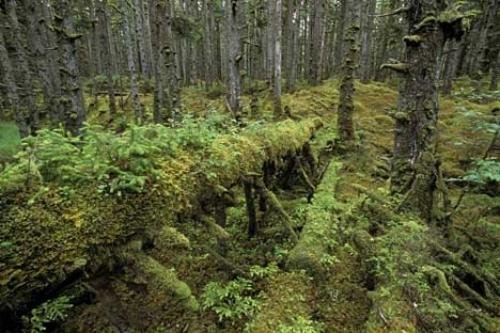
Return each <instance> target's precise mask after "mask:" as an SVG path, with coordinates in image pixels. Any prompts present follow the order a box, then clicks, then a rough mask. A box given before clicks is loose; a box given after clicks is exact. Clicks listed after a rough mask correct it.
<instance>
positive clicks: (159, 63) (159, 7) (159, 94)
mask: <svg viewBox="0 0 500 333" xmlns="http://www.w3.org/2000/svg"><path fill="white" fill-rule="evenodd" d="M155 14H156V16H155V35H156V36H155V41H156V52H155V66H154V78H155V88H154V101H153V120H154V122H155V123H157V124H161V123H163V122H164V121H165V116H164V115H163V111H164V109H165V96H164V95H165V94H164V86H163V65H164V60H163V52H162V45H163V42H162V41H163V37H164V36H163V33H162V30H163V28H162V27H163V20H164V19H165V18H164V14H165V7H164V4H162V3H160V2H157V3H156V8H155ZM138 38H140V37H139V36H138ZM139 45H140V44H139Z"/></svg>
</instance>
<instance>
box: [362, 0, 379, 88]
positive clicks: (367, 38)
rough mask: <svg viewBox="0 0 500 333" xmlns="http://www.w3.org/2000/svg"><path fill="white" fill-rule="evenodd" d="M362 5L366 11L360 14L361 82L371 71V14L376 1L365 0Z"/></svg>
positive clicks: (372, 22)
mask: <svg viewBox="0 0 500 333" xmlns="http://www.w3.org/2000/svg"><path fill="white" fill-rule="evenodd" d="M364 5H365V6H366V7H367V12H366V13H364V15H363V16H362V22H361V56H360V77H361V82H363V83H367V82H368V81H369V80H370V78H371V73H372V59H373V50H372V48H373V45H372V40H373V34H374V29H375V24H374V18H373V16H374V15H375V9H376V5H377V2H376V1H375V0H365V2H364Z"/></svg>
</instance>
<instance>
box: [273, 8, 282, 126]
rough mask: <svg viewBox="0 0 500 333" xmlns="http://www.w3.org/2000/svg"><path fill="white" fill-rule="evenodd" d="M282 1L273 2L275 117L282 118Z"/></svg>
mask: <svg viewBox="0 0 500 333" xmlns="http://www.w3.org/2000/svg"><path fill="white" fill-rule="evenodd" d="M281 6H282V2H281V0H273V18H272V21H273V35H274V52H273V54H274V71H273V102H274V115H275V116H276V117H280V116H281V114H282V112H283V110H282V108H281V12H282V7H281Z"/></svg>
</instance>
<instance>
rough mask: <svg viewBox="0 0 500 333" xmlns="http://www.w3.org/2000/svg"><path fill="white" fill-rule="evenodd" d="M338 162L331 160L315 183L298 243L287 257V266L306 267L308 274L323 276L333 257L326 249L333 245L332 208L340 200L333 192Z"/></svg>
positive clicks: (334, 239)
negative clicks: (320, 179) (315, 187)
mask: <svg viewBox="0 0 500 333" xmlns="http://www.w3.org/2000/svg"><path fill="white" fill-rule="evenodd" d="M340 166H341V164H340V163H335V162H333V163H331V164H330V166H329V167H328V170H327V171H326V173H325V175H324V178H323V180H322V182H321V184H320V185H319V186H318V188H317V190H316V193H315V195H314V198H313V202H312V205H310V206H309V207H308V208H307V211H306V223H305V226H304V228H303V230H302V233H301V235H300V239H299V242H298V243H297V245H296V246H295V247H294V248H293V249H292V251H291V252H290V255H289V257H288V261H287V266H288V267H290V268H292V269H299V270H300V269H305V270H307V271H308V272H309V273H310V274H311V275H313V276H316V277H320V276H324V274H325V273H326V271H327V268H328V266H329V264H331V262H332V261H334V260H335V258H334V257H332V256H331V252H330V251H329V250H330V249H331V248H333V247H334V246H335V245H336V244H335V242H336V236H335V233H336V227H337V226H336V220H335V218H334V215H333V214H334V213H335V210H336V209H337V208H338V207H339V203H338V202H337V200H336V199H335V198H334V196H333V195H332V189H333V188H335V184H336V182H337V181H338V178H339V176H338V173H339V169H340Z"/></svg>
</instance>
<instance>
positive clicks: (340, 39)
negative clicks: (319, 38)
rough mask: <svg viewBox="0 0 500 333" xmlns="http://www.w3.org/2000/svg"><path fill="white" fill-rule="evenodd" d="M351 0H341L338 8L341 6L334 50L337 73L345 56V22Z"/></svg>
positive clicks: (334, 66) (335, 70)
mask: <svg viewBox="0 0 500 333" xmlns="http://www.w3.org/2000/svg"><path fill="white" fill-rule="evenodd" d="M348 1H349V0H340V2H339V4H338V6H340V8H339V10H338V16H337V17H338V19H337V26H336V27H335V30H336V32H335V36H336V37H335V45H334V48H333V62H334V65H333V70H334V72H335V73H338V72H339V68H340V65H341V64H342V56H343V54H344V29H345V21H346V10H347V2H348Z"/></svg>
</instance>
